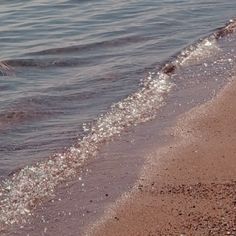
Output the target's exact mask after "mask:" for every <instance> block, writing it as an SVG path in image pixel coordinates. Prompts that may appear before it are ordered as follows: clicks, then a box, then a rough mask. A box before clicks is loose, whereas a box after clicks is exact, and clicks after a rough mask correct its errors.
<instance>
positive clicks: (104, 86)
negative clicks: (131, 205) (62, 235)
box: [0, 0, 236, 221]
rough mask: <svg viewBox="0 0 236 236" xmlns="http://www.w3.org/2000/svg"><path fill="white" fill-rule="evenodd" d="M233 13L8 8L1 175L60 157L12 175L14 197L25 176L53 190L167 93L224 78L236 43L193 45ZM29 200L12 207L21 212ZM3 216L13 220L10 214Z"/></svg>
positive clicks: (139, 4) (166, 4)
mask: <svg viewBox="0 0 236 236" xmlns="http://www.w3.org/2000/svg"><path fill="white" fill-rule="evenodd" d="M235 10H236V4H234V3H232V1H224V3H222V1H198V3H196V1H185V0H183V1H169V0H165V1H151V0H150V1H143V0H139V1H138V0H136V1H129V2H127V1H119V2H114V1H93V2H91V1H75V0H74V1H72V0H71V1H65V0H64V1H50V2H49V1H43V0H41V1H34V2H29V3H22V2H20V1H11V2H9V1H4V2H3V3H2V5H1V9H0V12H1V13H0V20H1V21H0V22H1V24H0V32H1V37H0V45H1V49H2V50H1V59H2V62H4V63H5V64H7V65H9V67H10V70H9V71H4V70H3V76H1V77H0V91H1V92H0V134H1V135H0V154H1V155H0V175H2V176H3V177H6V176H7V175H8V174H9V173H11V172H12V171H13V170H15V169H17V168H19V167H20V168H21V167H24V166H26V165H30V164H32V163H35V162H36V161H39V160H45V161H46V160H47V159H48V157H49V156H51V155H53V154H55V153H58V154H57V155H55V160H53V161H52V162H43V163H42V164H41V165H38V166H37V167H35V168H36V169H35V168H33V169H32V168H31V169H30V168H25V169H24V170H23V171H21V172H20V174H19V175H18V176H15V179H14V181H15V182H14V181H13V182H12V183H8V185H9V186H11V188H12V189H14V190H16V191H15V192H12V195H11V196H13V195H14V198H17V196H16V193H18V192H19V189H15V186H21V187H22V186H25V185H29V183H27V181H26V180H28V177H29V176H33V177H32V179H33V180H32V181H31V183H32V184H33V185H32V187H33V186H34V185H35V184H36V183H37V182H38V181H40V178H43V179H44V180H46V181H48V184H47V186H40V187H41V189H40V190H42V189H44V188H45V189H47V190H48V188H49V189H53V188H54V187H55V185H56V184H57V183H58V182H59V181H60V179H61V178H65V177H67V176H70V174H71V173H70V172H73V171H74V169H73V168H72V167H73V165H74V164H75V163H76V165H77V166H80V165H82V164H83V162H84V160H85V159H86V158H89V157H90V156H91V155H95V154H96V151H97V149H98V146H100V145H102V143H104V142H105V141H107V140H109V139H110V138H111V137H113V136H114V135H117V134H122V132H123V131H124V130H125V129H126V128H127V127H130V126H132V125H137V124H139V123H140V122H144V121H146V120H149V119H151V118H152V117H154V116H155V115H156V114H158V108H159V107H161V106H163V105H164V103H165V99H166V97H167V96H168V93H169V91H171V90H172V89H173V88H175V89H176V90H178V94H181V91H182V90H183V91H184V90H186V89H189V88H191V87H193V86H196V85H197V84H199V83H203V84H204V83H205V82H206V80H211V79H214V81H216V80H222V81H223V80H227V78H228V77H229V76H230V75H231V74H232V70H233V69H234V66H235V57H234V51H233V50H234V46H235V45H236V43H235V38H234V37H231V38H230V36H229V37H228V38H227V39H224V38H222V39H220V40H216V38H207V40H206V41H203V42H199V44H195V45H194V44H192V43H193V42H194V41H197V40H199V39H200V38H202V37H206V36H207V35H210V34H214V32H215V31H216V28H217V27H221V26H224V24H225V23H226V22H227V21H228V20H229V19H230V18H231V17H234V16H235V15H234V14H235ZM188 45H193V46H190V47H187V46H188ZM198 45H200V46H199V47H198ZM185 47H187V48H186V50H183V51H182V53H180V54H178V52H180V51H181V50H182V49H183V48H185ZM174 55H177V56H176V57H174ZM166 61H171V62H172V63H174V65H175V66H176V67H177V69H176V70H175V71H174V73H172V72H173V71H171V73H172V74H171V75H169V73H162V72H161V71H162V70H163V65H164V63H165V62H166ZM165 71H166V70H165ZM140 82H141V85H140ZM210 89H213V88H212V87H211V88H210ZM210 92H212V91H210ZM183 94H185V93H184V92H183ZM176 99H177V98H176ZM112 104H116V105H113V107H112V108H111V105H112ZM101 114H105V115H104V116H101ZM98 117H100V118H98ZM96 120H97V121H96ZM85 123H87V124H92V128H90V126H91V125H85ZM78 139H79V140H82V141H78ZM65 148H67V149H66V150H65ZM58 158H59V159H58ZM60 158H61V159H60ZM58 160H59V161H58ZM37 168H38V169H37ZM33 173H36V174H35V175H34V174H33ZM55 176H57V178H54V177H55ZM22 189H24V188H23V187H22V188H21V189H20V190H21V191H22ZM35 192H37V191H36V190H35ZM37 194H39V193H37ZM44 194H45V195H46V194H47V193H43V194H42V196H44ZM40 196H41V195H40ZM33 197H35V196H32V195H30V194H29V195H28V196H27V197H26V198H25V199H26V200H25V202H20V203H19V205H18V206H21V209H18V208H17V206H16V208H17V209H18V210H19V211H23V213H22V214H24V213H25V214H26V213H27V211H25V209H26V208H27V204H26V201H29V200H30V199H31V200H32V198H33ZM37 197H38V195H37ZM8 198H9V205H11V201H12V200H15V199H11V197H9V196H8ZM12 198H13V197H12ZM7 204H8V203H7ZM7 204H5V205H7ZM24 204H25V205H24ZM25 207H26V208H25ZM4 209H5V208H4ZM7 209H8V210H9V214H8V215H6V216H4V217H7V218H6V219H7V220H9V221H11V220H12V221H14V219H12V215H11V214H10V211H14V212H16V209H15V208H14V209H10V208H7Z"/></svg>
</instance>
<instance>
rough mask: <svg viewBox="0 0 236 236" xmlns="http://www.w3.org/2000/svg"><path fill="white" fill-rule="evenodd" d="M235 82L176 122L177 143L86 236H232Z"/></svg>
mask: <svg viewBox="0 0 236 236" xmlns="http://www.w3.org/2000/svg"><path fill="white" fill-rule="evenodd" d="M234 80H235V78H233V80H232V82H230V83H229V84H228V85H227V86H226V88H224V89H223V90H222V91H221V92H220V94H219V95H218V96H217V97H216V98H215V99H213V101H210V102H208V103H207V104H204V105H201V106H199V107H196V108H194V109H192V110H191V111H189V112H187V113H186V114H184V116H182V117H180V118H179V120H178V122H177V125H176V127H175V129H174V131H173V135H174V140H175V141H174V142H173V143H172V144H170V145H168V146H167V147H165V148H163V149H162V150H160V149H159V150H156V151H153V153H152V154H151V155H149V156H148V157H147V165H146V167H145V168H144V170H143V173H142V177H141V179H140V182H139V183H138V184H137V186H136V187H135V188H134V190H133V192H132V193H131V194H130V196H129V197H128V198H127V199H126V200H124V201H120V202H119V203H117V204H116V206H115V207H114V211H113V212H112V213H108V215H105V216H104V220H101V221H99V222H100V223H99V222H98V223H97V224H95V226H94V227H92V230H90V233H89V234H90V235H93V236H106V235H107V236H110V235H112V236H116V235H119V236H122V235H124V236H126V235H127V236H128V235H129V236H132V235H135V236H138V235H140V236H145V235H149V236H151V235H153V236H154V235H155V236H158V235H160V236H162V235H163V236H164V235H165V236H171V235H179V236H180V235H182V236H184V235H186V236H189V235H194V236H197V235H199V236H200V235H201V236H202V235H219V236H223V235H236V82H235V81H234ZM108 212H109V211H108Z"/></svg>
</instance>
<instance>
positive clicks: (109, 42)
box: [26, 36, 151, 56]
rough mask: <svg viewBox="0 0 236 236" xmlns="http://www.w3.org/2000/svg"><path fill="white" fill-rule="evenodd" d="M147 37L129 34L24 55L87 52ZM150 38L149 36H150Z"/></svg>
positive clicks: (137, 41)
mask: <svg viewBox="0 0 236 236" xmlns="http://www.w3.org/2000/svg"><path fill="white" fill-rule="evenodd" d="M148 39H149V38H148V37H137V36H130V37H125V38H118V39H113V40H107V41H102V42H96V43H89V44H84V45H73V46H68V47H58V48H51V49H46V50H42V51H38V52H32V53H27V54H26V55H33V56H37V55H59V54H69V53H78V52H84V51H85V52H88V51H90V50H94V49H97V48H110V47H118V46H124V45H127V44H133V43H139V42H143V41H147V40H148ZM150 39H151V38H150Z"/></svg>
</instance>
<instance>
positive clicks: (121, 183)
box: [4, 83, 222, 236]
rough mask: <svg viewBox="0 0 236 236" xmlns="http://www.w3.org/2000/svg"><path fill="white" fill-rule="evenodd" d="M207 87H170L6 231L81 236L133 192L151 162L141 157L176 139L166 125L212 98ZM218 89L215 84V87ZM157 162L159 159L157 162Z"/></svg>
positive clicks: (11, 232)
mask: <svg viewBox="0 0 236 236" xmlns="http://www.w3.org/2000/svg"><path fill="white" fill-rule="evenodd" d="M208 85H209V86H206V85H205V83H203V84H202V85H198V86H196V87H194V88H191V89H190V90H185V91H184V93H181V94H180V92H179V91H174V92H173V93H172V94H170V96H169V98H168V101H167V102H168V105H167V106H164V107H163V108H162V109H160V111H159V115H158V116H157V118H156V119H154V120H152V121H149V122H146V123H144V124H142V125H139V126H137V127H135V128H134V129H133V128H132V129H130V130H127V131H126V132H124V133H123V134H122V136H121V137H116V138H115V140H113V141H112V142H111V143H107V144H106V145H105V146H104V147H103V148H102V149H101V150H100V151H99V153H98V156H97V157H96V158H95V159H93V160H91V162H89V163H88V164H87V165H86V166H85V167H84V168H83V169H82V172H81V173H80V174H79V175H78V176H77V177H76V178H75V179H74V178H73V179H72V180H71V181H69V182H66V183H64V184H61V185H60V186H59V187H58V188H57V190H56V196H55V197H54V198H53V199H49V200H48V201H46V202H43V203H42V205H41V206H39V207H37V208H36V209H35V211H34V214H33V215H32V216H31V217H30V218H31V219H29V220H28V221H27V223H26V224H23V225H15V226H13V227H12V228H11V229H10V231H9V232H8V231H7V232H6V234H4V235H16V236H19V235H27V233H28V234H29V235H31V236H34V235H35V236H36V235H38V234H39V233H40V234H42V235H50V236H52V235H58V234H60V233H63V234H65V235H67V234H68V235H84V232H86V230H87V229H88V228H89V227H90V226H91V225H93V224H94V222H99V220H100V219H104V218H103V215H104V214H105V215H109V214H106V209H107V208H109V206H113V205H114V203H115V202H117V201H119V202H120V201H122V196H123V195H124V196H126V193H127V192H130V191H131V192H132V188H133V186H134V185H135V183H136V182H137V180H138V179H139V174H140V170H141V169H142V168H143V166H148V165H144V162H146V161H150V160H148V159H147V160H146V159H145V157H146V156H147V154H149V153H151V152H152V150H153V149H158V150H163V147H164V149H165V146H166V145H168V144H169V143H172V142H177V140H176V137H175V135H173V134H172V133H173V131H171V132H168V129H170V128H171V127H173V126H175V124H176V121H177V120H178V117H179V116H182V115H183V114H185V113H186V112H189V110H191V109H193V108H195V107H196V106H199V105H200V106H201V104H205V103H206V101H209V99H212V96H213V95H214V94H213V93H210V92H209V91H210V89H211V88H212V87H213V86H214V85H215V84H214V83H213V84H211V83H208ZM214 87H215V86H214ZM221 89H222V84H219V85H218V87H217V91H219V92H220V91H221ZM214 91H215V90H214ZM189 94H191V97H192V96H193V94H195V99H194V102H193V103H192V102H190V103H189V99H188V96H189ZM197 94H201V95H202V96H200V97H197V96H196V95H197ZM207 94H208V95H207ZM185 97H186V98H185ZM176 98H177V99H176ZM192 101H193V100H192ZM180 104H181V106H180ZM159 162H161V159H158V161H157V164H159ZM145 176H146V174H145ZM143 179H145V178H143Z"/></svg>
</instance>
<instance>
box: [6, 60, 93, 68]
mask: <svg viewBox="0 0 236 236" xmlns="http://www.w3.org/2000/svg"><path fill="white" fill-rule="evenodd" d="M90 62H91V61H90V60H89V59H79V58H63V59H61V58H47V59H32V58H29V59H10V60H5V61H3V62H2V63H4V64H5V65H8V66H11V67H13V68H14V67H38V68H50V67H73V66H83V65H88V64H90Z"/></svg>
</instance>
